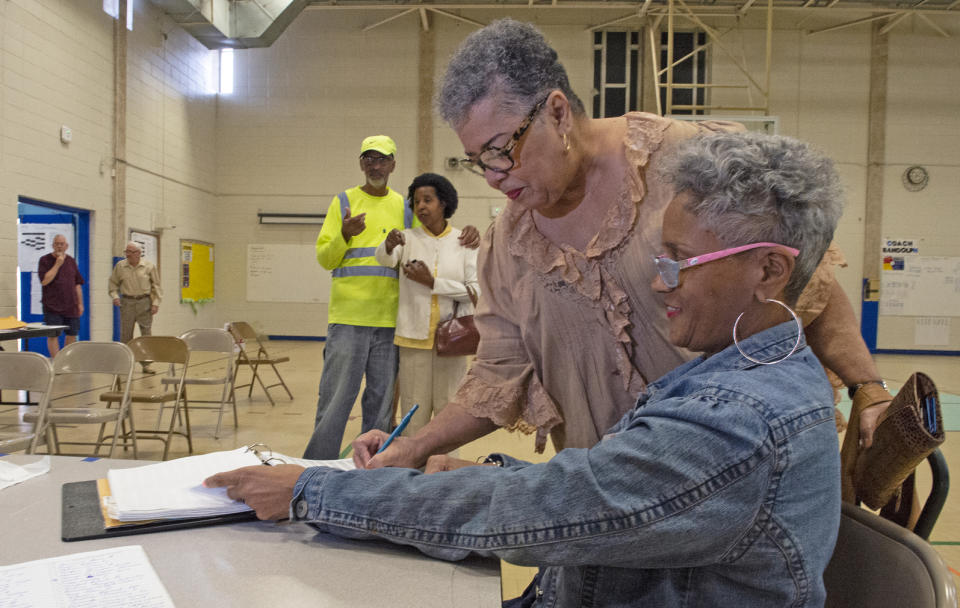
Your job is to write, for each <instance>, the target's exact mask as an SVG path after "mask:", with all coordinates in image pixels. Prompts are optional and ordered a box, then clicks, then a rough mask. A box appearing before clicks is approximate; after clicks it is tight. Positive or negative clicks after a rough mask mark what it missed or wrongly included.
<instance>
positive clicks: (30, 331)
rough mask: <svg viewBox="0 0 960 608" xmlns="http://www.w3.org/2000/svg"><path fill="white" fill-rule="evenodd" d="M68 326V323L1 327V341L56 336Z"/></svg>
mask: <svg viewBox="0 0 960 608" xmlns="http://www.w3.org/2000/svg"><path fill="white" fill-rule="evenodd" d="M66 328H67V326H66V325H32V326H27V327H20V328H18V329H0V341H2V340H19V339H20V338H56V337H57V336H59V335H60V334H62V333H63V330H65V329H66Z"/></svg>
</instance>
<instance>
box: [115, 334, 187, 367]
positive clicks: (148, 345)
mask: <svg viewBox="0 0 960 608" xmlns="http://www.w3.org/2000/svg"><path fill="white" fill-rule="evenodd" d="M127 345H128V346H129V347H130V350H131V351H132V352H133V357H134V359H136V360H137V361H156V362H158V363H179V364H181V365H186V364H187V362H188V361H189V360H190V349H189V348H188V347H187V343H186V342H184V341H183V340H181V339H180V338H175V337H174V336H138V337H136V338H134V339H133V340H130V342H128V343H127Z"/></svg>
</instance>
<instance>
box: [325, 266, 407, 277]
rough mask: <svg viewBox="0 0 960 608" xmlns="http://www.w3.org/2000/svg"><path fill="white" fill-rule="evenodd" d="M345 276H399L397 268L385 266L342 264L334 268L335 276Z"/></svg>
mask: <svg viewBox="0 0 960 608" xmlns="http://www.w3.org/2000/svg"><path fill="white" fill-rule="evenodd" d="M343 277H389V278H391V279H396V278H399V275H398V274H397V271H396V269H394V268H387V267H385V266H341V267H340V268H334V269H333V278H335V279H342V278H343Z"/></svg>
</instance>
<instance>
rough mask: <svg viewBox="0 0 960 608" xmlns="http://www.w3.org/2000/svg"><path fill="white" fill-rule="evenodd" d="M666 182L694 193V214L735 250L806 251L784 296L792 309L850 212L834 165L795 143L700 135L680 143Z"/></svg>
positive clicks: (774, 138)
mask: <svg viewBox="0 0 960 608" xmlns="http://www.w3.org/2000/svg"><path fill="white" fill-rule="evenodd" d="M663 177H664V179H666V180H667V181H668V182H671V183H673V185H674V186H675V188H676V191H677V193H678V194H679V193H681V192H686V193H688V194H689V195H690V202H689V203H688V204H687V205H686V210H687V211H689V212H690V213H692V214H693V215H696V216H697V217H698V219H699V220H700V222H701V223H703V224H705V225H708V226H710V229H711V231H712V232H713V233H714V234H715V235H716V236H717V238H718V239H720V241H721V242H723V243H724V244H725V245H727V246H728V247H735V246H738V245H747V244H749V243H757V242H764V241H772V242H774V243H780V244H781V245H788V246H790V247H795V248H797V249H799V250H800V255H799V256H797V263H796V266H795V267H794V269H793V274H792V275H791V276H790V280H789V282H788V283H787V286H786V288H785V290H784V291H785V294H784V295H785V297H786V299H787V301H788V302H790V303H793V302H796V300H797V297H798V296H799V295H800V292H801V291H803V288H804V286H806V284H807V282H808V281H809V280H810V277H811V276H813V272H814V270H815V269H816V268H817V265H818V264H819V263H820V259H821V258H822V257H823V254H824V252H825V251H826V250H827V247H828V246H829V245H830V241H831V240H832V239H833V232H834V230H835V229H836V227H837V221H838V220H839V219H840V215H841V214H842V213H843V189H842V188H841V186H840V178H839V176H838V175H837V172H836V169H834V166H833V162H832V161H831V160H830V159H829V158H827V157H826V156H824V155H823V154H821V153H819V152H817V151H815V150H813V149H812V148H811V147H810V146H808V145H807V144H805V143H803V142H801V141H798V140H796V139H793V138H790V137H782V136H776V135H766V134H763V133H755V132H753V133H752V132H747V133H723V134H714V135H703V136H699V137H696V138H693V139H691V140H688V141H686V142H683V143H682V144H680V146H679V147H678V149H677V151H676V153H675V154H674V155H673V156H672V158H670V159H669V160H667V161H666V163H665V167H664V169H663Z"/></svg>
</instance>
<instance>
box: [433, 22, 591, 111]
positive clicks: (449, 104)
mask: <svg viewBox="0 0 960 608" xmlns="http://www.w3.org/2000/svg"><path fill="white" fill-rule="evenodd" d="M438 89H439V93H438V94H437V98H436V99H435V100H434V105H435V106H436V109H437V112H439V114H440V116H442V117H443V119H444V120H445V121H447V122H448V123H450V125H452V126H453V127H454V128H457V127H459V126H460V125H462V124H463V122H464V121H465V120H466V118H467V114H468V113H469V112H470V108H472V107H473V105H474V104H475V103H477V102H478V101H480V100H481V99H483V98H485V97H487V96H488V95H490V94H492V93H496V94H499V95H501V96H502V98H501V103H502V106H501V109H503V110H505V111H506V110H510V111H512V112H513V113H516V114H524V113H526V112H529V111H530V108H531V107H533V105H534V104H535V103H536V102H537V101H539V100H540V99H543V98H545V97H546V96H547V94H549V93H550V91H553V90H555V89H560V90H561V91H562V92H563V94H564V95H566V96H567V99H568V100H569V101H570V107H571V108H572V109H573V113H574V114H575V115H578V116H582V115H584V109H583V102H582V101H580V98H579V97H577V95H576V93H574V92H573V89H572V88H570V81H569V79H568V78H567V71H566V70H565V69H564V67H563V65H562V64H561V63H560V62H559V61H558V60H557V52H556V51H555V50H553V48H552V47H551V46H550V45H549V44H547V41H546V39H545V38H544V37H543V34H542V33H540V30H538V29H537V28H535V27H533V26H532V25H530V24H529V23H522V22H520V21H514V20H513V19H499V20H497V21H494V22H493V23H491V24H490V25H488V26H486V27H484V28H482V29H480V30H477V31H475V32H473V33H472V34H470V35H469V36H467V38H466V39H465V40H464V41H463V43H462V44H461V45H460V47H459V48H458V49H457V50H456V52H454V54H453V57H451V59H450V63H449V64H448V65H447V71H446V73H445V74H444V76H443V79H442V81H441V82H440V87H438Z"/></svg>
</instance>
